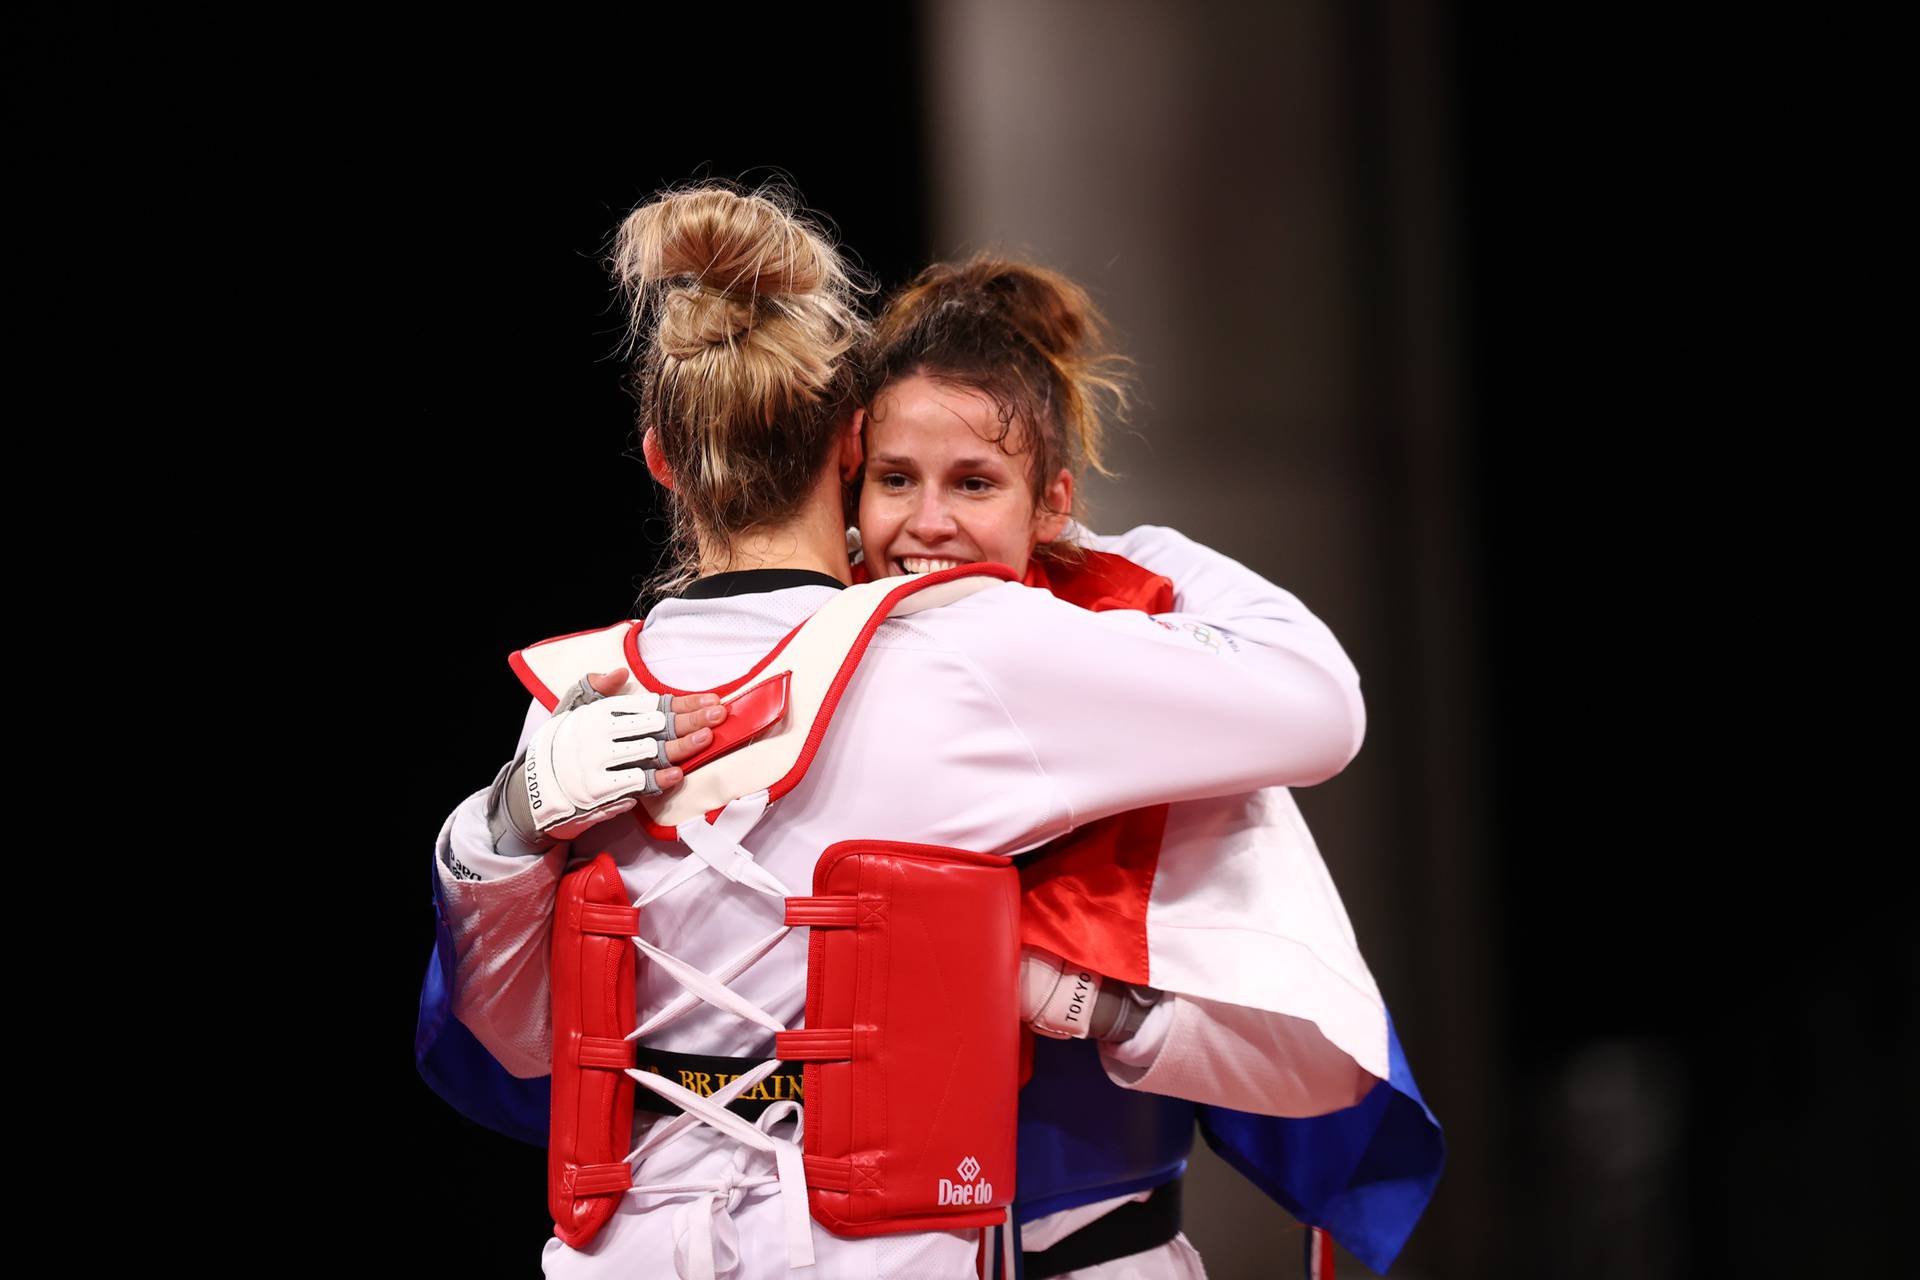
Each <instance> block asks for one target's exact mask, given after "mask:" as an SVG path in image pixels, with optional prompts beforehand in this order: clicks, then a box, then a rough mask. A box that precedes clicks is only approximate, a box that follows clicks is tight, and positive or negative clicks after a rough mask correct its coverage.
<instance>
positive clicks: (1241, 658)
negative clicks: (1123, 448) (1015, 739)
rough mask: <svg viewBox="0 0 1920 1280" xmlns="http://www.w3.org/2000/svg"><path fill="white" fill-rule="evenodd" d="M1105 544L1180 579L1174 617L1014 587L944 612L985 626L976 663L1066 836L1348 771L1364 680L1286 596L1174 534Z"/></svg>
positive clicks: (1362, 717) (1138, 533) (1145, 531)
mask: <svg viewBox="0 0 1920 1280" xmlns="http://www.w3.org/2000/svg"><path fill="white" fill-rule="evenodd" d="M1099 545H1100V546H1101V549H1103V550H1104V549H1113V550H1116V551H1117V552H1119V553H1120V554H1124V555H1127V556H1128V557H1129V558H1134V557H1138V559H1137V563H1140V564H1142V565H1144V566H1145V567H1147V568H1150V569H1153V570H1154V571H1155V572H1160V573H1166V574H1168V576H1170V577H1174V576H1176V575H1177V579H1176V580H1177V581H1180V583H1181V592H1180V596H1179V598H1178V599H1177V601H1176V603H1178V604H1179V605H1180V606H1181V611H1179V612H1175V613H1168V614H1158V615H1153V616H1149V615H1147V614H1144V613H1138V612H1133V611H1129V610H1113V611H1110V612H1106V613H1089V612H1088V611H1086V610H1084V609H1081V608H1078V607H1077V606H1074V605H1070V604H1067V603H1065V602H1064V601H1060V600H1056V599H1054V598H1053V597H1052V596H1050V595H1048V594H1046V593H1045V592H1041V591H1035V590H1031V589H1028V588H1022V587H1006V588H998V589H995V590H993V591H985V592H982V593H980V594H979V595H977V596H974V597H972V598H971V599H969V600H966V601H962V602H960V603H958V604H956V605H950V606H948V608H949V609H954V610H961V609H968V608H969V607H971V608H973V609H974V610H977V611H978V612H977V614H976V620H977V622H978V623H979V625H978V626H977V627H976V628H975V635H974V637H973V639H974V640H975V642H976V643H974V644H973V645H972V646H971V647H970V648H969V650H968V654H969V657H971V658H972V659H973V661H974V663H975V665H976V667H977V669H978V670H979V673H980V675H981V677H982V679H984V680H985V681H986V683H987V684H988V685H989V686H990V687H991V689H992V690H993V692H994V694H995V696H996V697H997V698H998V699H999V701H1000V703H1001V704H1002V705H1003V706H1004V707H1005V708H1006V710H1007V714H1008V715H1009V716H1010V717H1011V718H1012V720H1013V721H1014V722H1015V724H1016V725H1017V726H1018V728H1019V731H1020V733H1021V734H1022V735H1023V736H1024V737H1025V738H1026V741H1027V745H1028V747H1029V749H1030V750H1031V751H1032V752H1033V756H1034V759H1035V762H1036V763H1037V764H1038V766H1039V768H1040V769H1041V770H1042V771H1043V772H1044V773H1045V774H1046V775H1047V777H1048V779H1049V780H1050V782H1051V784H1052V786H1053V788H1054V792H1055V800H1056V803H1057V804H1059V805H1060V806H1061V808H1062V809H1063V810H1064V814H1063V815H1062V816H1063V817H1064V819H1065V822H1066V825H1067V826H1069V827H1072V826H1079V825H1082V824H1084V823H1087V822H1091V821H1093V820H1094V819H1096V818H1101V817H1105V816H1106V815H1108V814H1112V813H1119V812H1121V811H1123V810H1127V809H1137V808H1139V807H1141V806H1143V805H1149V804H1159V803H1165V802H1170V801H1178V800H1195V799H1202V798H1205V797H1208V796H1224V795H1234V794H1237V793H1240V792H1244V791H1256V790H1258V789H1260V788H1262V787H1276V786H1277V787H1300V786H1311V785H1312V784H1314V783H1317V782H1324V781H1325V780H1326V779H1328V778H1331V777H1332V776H1334V775H1335V774H1337V773H1339V772H1340V770H1341V769H1343V768H1345V767H1346V765H1347V762H1348V761H1350V760H1352V759H1353V757H1354V755H1355V754H1356V753H1357V752H1358V751H1359V749H1360V741H1361V738H1362V737H1363V736H1364V735H1365V732H1366V712H1365V706H1364V703H1363V702H1362V700H1361V697H1360V677H1359V674H1358V673H1357V672H1356V671H1355V670H1354V666H1353V663H1352V662H1351V661H1350V660H1349V659H1348V658H1347V655H1346V652H1345V651H1344V650H1343V649H1341V647H1340V643H1339V641H1337V640H1335V639H1334V637H1333V633H1332V632H1331V631H1329V630H1328V629H1327V626H1326V624H1324V623H1322V622H1321V621H1320V620H1319V619H1318V618H1316V617H1314V616H1313V614H1312V613H1311V612H1309V611H1308V609H1307V607H1306V606H1305V605H1303V604H1301V603H1300V601H1299V600H1298V599H1297V598H1295V597H1294V596H1293V594H1292V593H1290V592H1288V591H1285V590H1283V589H1281V588H1280V587H1277V586H1275V585H1274V584H1273V583H1271V582H1268V581H1267V580H1266V579H1265V578H1262V577H1261V576H1260V575H1259V574H1257V573H1254V572H1253V571H1252V570H1250V569H1248V568H1246V567H1244V566H1243V565H1240V564H1238V563H1236V562H1235V561H1233V560H1230V559H1228V558H1227V557H1226V556H1223V555H1221V554H1220V553H1218V552H1216V551H1211V550H1209V549H1208V548H1206V547H1203V546H1200V545H1199V544H1198V543H1195V542H1193V541H1191V540H1190V539H1188V538H1185V537H1183V536H1182V535H1180V534H1179V533H1176V532H1175V531H1173V530H1171V529H1159V528H1151V527H1149V528H1141V529H1135V530H1133V531H1132V532H1131V533H1129V534H1126V535H1122V536H1121V537H1119V538H1115V539H1105V540H1101V541H1100V543H1099ZM1001 602H1005V603H1004V604H1003V603H1001ZM1051 834H1058V832H1057V831H1056V832H1053V833H1051Z"/></svg>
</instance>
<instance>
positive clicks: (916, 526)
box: [860, 374, 1073, 578]
mask: <svg viewBox="0 0 1920 1280" xmlns="http://www.w3.org/2000/svg"><path fill="white" fill-rule="evenodd" d="M1002 431H1003V428H1002V427H1001V424H1000V419H999V415H998V414H997V413H996V412H995V409H994V404H993V401H992V400H991V399H990V398H988V397H987V396H986V395H984V394H982V393H981V392H978V391H974V390H972V389H970V388H967V387H961V386H954V385H951V384H948V383H943V382H938V381H935V380H934V379H932V378H929V377H927V376H926V375H925V374H915V375H914V376H913V377H910V378H903V379H901V380H900V381H898V382H895V383H893V384H891V385H889V386H888V387H887V388H886V389H885V390H883V391H882V392H881V393H880V394H879V396H877V397H876V398H875V400H874V404H873V408H872V410H871V412H870V413H869V415H868V418H867V457H866V468H865V471H866V474H865V482H864V483H863V484H862V485H861V489H860V541H861V545H862V546H864V547H865V548H866V556H867V568H868V571H869V572H870V573H871V574H872V575H873V576H874V577H876V578H888V577H893V576H895V575H898V574H903V573H930V572H932V571H934V570H936V569H950V568H952V567H953V566H954V565H957V564H972V563H974V562H976V561H981V560H997V561H999V562H1000V563H1001V564H1004V565H1007V566H1009V567H1010V568H1012V570H1013V571H1014V572H1015V573H1016V574H1024V573H1026V571H1027V561H1028V560H1029V559H1030V558H1031V557H1032V555H1033V549H1034V547H1036V546H1037V545H1039V544H1040V543H1043V542H1051V541H1052V540H1053V539H1055V538H1057V537H1059V536H1060V533H1061V531H1062V530H1064V529H1065V527H1066V523H1067V515H1066V513H1067V511H1068V510H1070V509H1071V505H1072V499H1073V476H1072V475H1071V473H1069V472H1068V471H1066V470H1065V469H1064V468H1063V469H1062V470H1061V471H1060V472H1059V474H1058V475H1056V476H1055V477H1054V478H1053V481H1052V482H1051V483H1050V484H1048V486H1047V492H1046V494H1045V495H1044V499H1045V500H1044V501H1043V502H1039V503H1036V502H1035V499H1034V492H1033V486H1032V481H1031V480H1030V479H1029V477H1028V471H1027V467H1028V463H1029V461H1030V458H1029V457H1028V454H1027V452H1026V450H1025V449H1024V448H1022V449H1021V450H1020V452H1018V453H1008V452H1006V451H1005V449H1004V448H1003V447H1002V445H1001V444H996V443H995V442H994V441H995V438H996V437H998V436H999V435H1001V434H1002ZM1023 434H1024V432H1023V431H1022V430H1021V429H1020V428H1019V427H1018V426H1017V425H1016V427H1015V430H1014V431H1013V432H1012V433H1011V434H1010V435H1008V437H1007V440H1006V441H1005V443H1006V444H1015V443H1020V442H1021V441H1022V436H1023ZM1049 508H1051V510H1049Z"/></svg>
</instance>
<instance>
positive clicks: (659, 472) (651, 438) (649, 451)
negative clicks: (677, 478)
mask: <svg viewBox="0 0 1920 1280" xmlns="http://www.w3.org/2000/svg"><path fill="white" fill-rule="evenodd" d="M640 452H641V453H643V454H645V455H646V458H647V470H648V471H649V472H650V473H651V474H652V476H653V478H654V479H655V480H658V481H659V482H660V487H661V488H662V489H672V488H673V473H672V472H671V471H669V470H667V455H666V454H664V453H662V452H661V451H660V437H659V436H658V435H656V434H655V433H654V430H653V428H652V427H648V428H647V434H645V435H643V436H641V437H640Z"/></svg>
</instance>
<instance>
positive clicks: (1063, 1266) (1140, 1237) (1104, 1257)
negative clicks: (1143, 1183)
mask: <svg viewBox="0 0 1920 1280" xmlns="http://www.w3.org/2000/svg"><path fill="white" fill-rule="evenodd" d="M1180 1182H1181V1180H1180V1179H1179V1178H1175V1179H1174V1180H1173V1181H1172V1182H1163V1183H1161V1184H1160V1185H1159V1186H1157V1187H1155V1188H1154V1189H1153V1194H1152V1195H1150V1196H1148V1197H1147V1198H1146V1199H1145V1200H1135V1201H1132V1202H1130V1203H1128V1204H1123V1205H1121V1206H1120V1207H1119V1208H1118V1209H1115V1210H1114V1211H1113V1212H1112V1213H1109V1214H1106V1215H1104V1216H1102V1217H1099V1218H1095V1219H1094V1220H1093V1221H1092V1222H1089V1223H1088V1224H1087V1225H1086V1226H1084V1227H1082V1228H1080V1229H1079V1230H1078V1231H1076V1232H1074V1233H1073V1234H1072V1235H1070V1236H1068V1237H1067V1238H1066V1239H1064V1240H1061V1241H1058V1242H1056V1243H1055V1244H1054V1245H1053V1247H1052V1248H1050V1249H1042V1250H1040V1251H1039V1252H1038V1253H1029V1254H1026V1255H1024V1257H1023V1258H1022V1264H1021V1265H1022V1269H1023V1270H1024V1271H1025V1272H1026V1277H1027V1280H1047V1277H1048V1276H1059V1275H1065V1274H1066V1273H1067V1272H1069V1271H1078V1270H1079V1269H1080V1268H1082V1267H1097V1266H1099V1265H1100V1264H1101V1263H1103V1262H1112V1261H1113V1260H1114V1259H1115V1258H1130V1257H1132V1256H1133V1255H1134V1254H1136V1253H1145V1252H1146V1251H1147V1250H1149V1249H1157V1248H1159V1247H1160V1246H1161V1245H1163V1244H1165V1243H1166V1242H1167V1241H1169V1240H1171V1239H1173V1238H1174V1237H1175V1236H1177V1235H1179V1234H1180Z"/></svg>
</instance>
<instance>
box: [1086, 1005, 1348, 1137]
mask: <svg viewBox="0 0 1920 1280" xmlns="http://www.w3.org/2000/svg"><path fill="white" fill-rule="evenodd" d="M1100 1059H1101V1062H1102V1064H1103V1065H1104V1066H1105V1067H1106V1071H1107V1077H1108V1078H1109V1079H1111V1080H1112V1081H1113V1082H1114V1083H1115V1084H1117V1085H1120V1086H1121V1087H1122V1088H1126V1089H1139V1090H1142V1091H1143V1092H1146V1093H1164V1094H1168V1095H1171V1096H1173V1097H1176V1098H1186V1099H1188V1100H1190V1101H1193V1102H1203V1103H1206V1104H1208V1105H1210V1106H1216V1107H1231V1108H1233V1109H1234V1110H1235V1111H1251V1112H1254V1113H1255V1114H1258V1115H1266V1116H1290V1117H1294V1118H1303V1117H1306V1116H1323V1115H1328V1114H1330V1113H1332V1112H1335V1111H1340V1110H1344V1109H1345V1108H1347V1107H1351V1106H1354V1105H1355V1104H1357V1103H1358V1102H1360V1100H1361V1099H1363V1098H1365V1097H1366V1096H1367V1094H1368V1093H1369V1092H1370V1091H1371V1090H1372V1089H1373V1086H1374V1085H1375V1083H1377V1081H1376V1079H1375V1077H1374V1076H1373V1075H1372V1074H1370V1073H1369V1072H1368V1071H1366V1070H1365V1069H1364V1068H1362V1067H1361V1066H1359V1065H1358V1064H1357V1063H1355V1062H1354V1060H1353V1059H1352V1058H1350V1057H1348V1056H1347V1055H1346V1054H1345V1053H1343V1052H1342V1051H1341V1050H1339V1049H1337V1048H1335V1047H1334V1046H1333V1043H1332V1042H1331V1041H1329V1040H1328V1039H1327V1038H1326V1037H1325V1036H1324V1035H1322V1034H1320V1028H1318V1027H1316V1026H1315V1025H1314V1024H1313V1023H1311V1022H1309V1021H1308V1020H1307V1019H1305V1018H1293V1017H1289V1016H1287V1015H1286V1014H1284V1013H1268V1012H1266V1011H1264V1010H1261V1009H1249V1008H1245V1007H1243V1006H1241V1005H1236V1004H1222V1003H1220V1002H1218V1001H1214V1000H1202V999H1200V998H1198V997H1196V996H1182V995H1174V994H1172V993H1167V994H1165V995H1163V996H1161V997H1160V1002H1159V1003H1158V1004H1156V1005H1155V1006H1154V1009H1153V1012H1152V1013H1150V1014H1148V1015H1147V1021H1146V1022H1145V1023H1144V1024H1142V1025H1141V1027H1140V1029H1139V1031H1137V1032H1135V1033H1134V1034H1133V1036H1132V1037H1131V1038H1129V1039H1127V1040H1124V1041H1122V1042H1121V1043H1120V1044H1117V1045H1107V1044H1103V1045H1101V1046H1100Z"/></svg>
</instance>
